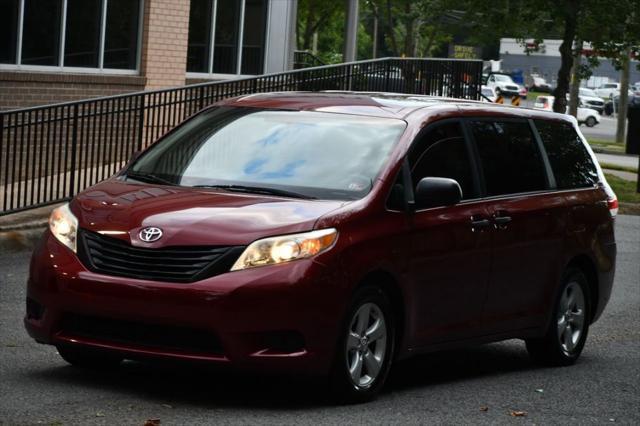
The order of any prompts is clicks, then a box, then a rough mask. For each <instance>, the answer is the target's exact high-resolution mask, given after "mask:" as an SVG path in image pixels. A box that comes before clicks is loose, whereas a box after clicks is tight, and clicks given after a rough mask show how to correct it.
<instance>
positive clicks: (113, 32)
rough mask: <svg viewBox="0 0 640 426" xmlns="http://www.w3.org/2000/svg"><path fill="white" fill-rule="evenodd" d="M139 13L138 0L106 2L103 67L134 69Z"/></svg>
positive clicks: (136, 55) (112, 0)
mask: <svg viewBox="0 0 640 426" xmlns="http://www.w3.org/2000/svg"><path fill="white" fill-rule="evenodd" d="M139 15H140V1H139V0H109V2H108V3H107V25H106V29H105V40H104V62H103V67H104V68H116V69H127V70H134V69H136V66H137V62H138V61H137V58H138V23H139V19H140V16H139Z"/></svg>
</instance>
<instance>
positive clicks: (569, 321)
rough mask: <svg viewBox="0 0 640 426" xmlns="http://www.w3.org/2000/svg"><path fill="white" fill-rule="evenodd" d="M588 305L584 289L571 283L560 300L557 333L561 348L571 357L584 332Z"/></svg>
mask: <svg viewBox="0 0 640 426" xmlns="http://www.w3.org/2000/svg"><path fill="white" fill-rule="evenodd" d="M585 312H586V304H585V297H584V293H583V292H582V287H581V286H580V284H578V283H577V282H570V283H569V284H568V285H567V286H566V287H565V289H564V291H563V293H562V296H561V298H560V304H559V306H558V315H557V321H558V324H557V331H558V339H559V340H560V346H561V347H562V350H563V352H564V353H566V354H567V355H571V354H572V352H573V351H574V349H575V348H576V346H577V345H578V342H580V338H581V337H582V333H583V332H584V326H585Z"/></svg>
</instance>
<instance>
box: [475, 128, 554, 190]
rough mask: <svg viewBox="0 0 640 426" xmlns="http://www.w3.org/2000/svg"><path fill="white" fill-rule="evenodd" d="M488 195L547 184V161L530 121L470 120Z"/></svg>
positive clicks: (531, 188) (536, 188)
mask: <svg viewBox="0 0 640 426" xmlns="http://www.w3.org/2000/svg"><path fill="white" fill-rule="evenodd" d="M471 127H472V129H473V135H474V138H475V140H476V145H477V148H478V154H479V156H480V162H481V167H482V171H483V175H484V180H485V184H486V189H487V195H488V196H494V195H504V194H517V193H520V192H531V191H540V190H544V189H546V188H547V179H546V175H545V172H544V163H543V161H542V157H541V154H540V151H539V149H538V145H537V142H536V140H535V138H534V136H533V133H532V132H531V127H530V126H529V123H528V122H515V121H504V122H503V121H474V122H472V123H471Z"/></svg>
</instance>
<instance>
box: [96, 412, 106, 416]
mask: <svg viewBox="0 0 640 426" xmlns="http://www.w3.org/2000/svg"><path fill="white" fill-rule="evenodd" d="M96 417H104V413H103V412H101V411H98V412H97V413H96Z"/></svg>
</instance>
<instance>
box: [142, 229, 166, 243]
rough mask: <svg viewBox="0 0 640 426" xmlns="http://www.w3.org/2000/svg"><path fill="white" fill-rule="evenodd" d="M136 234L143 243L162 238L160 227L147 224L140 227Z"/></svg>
mask: <svg viewBox="0 0 640 426" xmlns="http://www.w3.org/2000/svg"><path fill="white" fill-rule="evenodd" d="M138 236H139V237H140V239H141V240H142V241H144V242H145V243H152V242H154V241H158V240H159V239H160V238H162V229H160V228H156V227H154V226H148V227H146V228H142V229H141V230H140V233H139V234H138Z"/></svg>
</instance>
